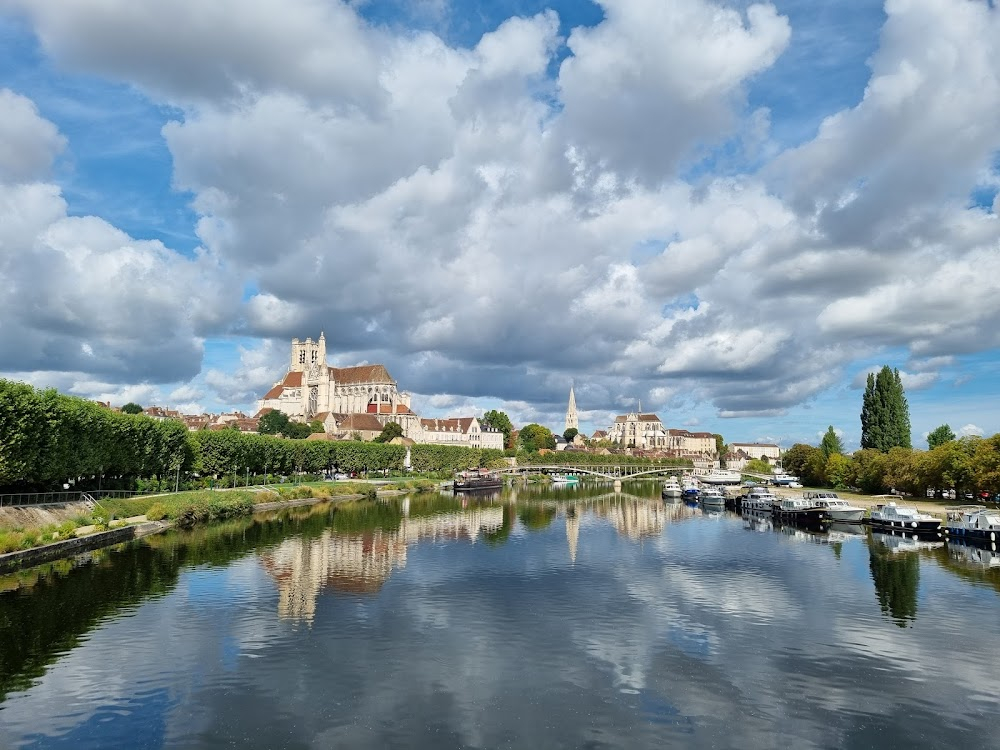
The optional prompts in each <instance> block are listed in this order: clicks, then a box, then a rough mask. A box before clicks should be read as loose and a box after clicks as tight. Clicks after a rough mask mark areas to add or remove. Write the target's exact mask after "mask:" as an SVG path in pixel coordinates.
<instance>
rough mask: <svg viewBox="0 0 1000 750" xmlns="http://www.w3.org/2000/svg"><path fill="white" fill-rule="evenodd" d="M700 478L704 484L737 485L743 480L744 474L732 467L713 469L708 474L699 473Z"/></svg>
mask: <svg viewBox="0 0 1000 750" xmlns="http://www.w3.org/2000/svg"><path fill="white" fill-rule="evenodd" d="M698 480H699V481H700V482H702V483H703V484H722V485H727V484H729V485H737V484H739V483H740V482H741V481H742V480H743V475H742V474H740V473H739V472H738V471H732V470H730V469H711V470H709V471H708V473H706V474H699V475H698Z"/></svg>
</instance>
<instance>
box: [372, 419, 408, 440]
mask: <svg viewBox="0 0 1000 750" xmlns="http://www.w3.org/2000/svg"><path fill="white" fill-rule="evenodd" d="M398 437H403V428H402V427H400V426H399V423H398V422H386V423H385V427H383V428H382V432H380V433H379V434H378V437H376V438H375V442H376V443H388V442H389V441H390V440H392V439H393V438H398Z"/></svg>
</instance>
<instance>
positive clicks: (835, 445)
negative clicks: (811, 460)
mask: <svg viewBox="0 0 1000 750" xmlns="http://www.w3.org/2000/svg"><path fill="white" fill-rule="evenodd" d="M819 448H820V450H821V451H823V455H824V456H826V458H827V459H829V458H830V456H832V455H833V454H834V453H841V454H842V453H843V452H844V444H843V443H842V442H840V437H839V436H838V435H837V433H836V432H834V431H833V425H830V426H829V427H828V428H827V429H826V434H825V435H823V440H822V442H821V443H820V444H819Z"/></svg>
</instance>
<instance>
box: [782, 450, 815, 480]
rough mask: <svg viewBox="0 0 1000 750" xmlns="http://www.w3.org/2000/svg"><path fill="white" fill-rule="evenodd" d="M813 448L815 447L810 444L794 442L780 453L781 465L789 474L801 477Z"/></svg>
mask: <svg viewBox="0 0 1000 750" xmlns="http://www.w3.org/2000/svg"><path fill="white" fill-rule="evenodd" d="M814 450H816V449H815V448H813V446H811V445H806V444H805V443H796V444H795V445H793V446H792V447H791V448H789V449H788V450H787V451H785V452H784V453H782V454H781V466H782V467H783V468H784V470H785V471H787V472H788V473H789V474H792V475H794V476H797V477H801V476H802V475H803V474H804V473H805V470H806V461H807V460H809V455H810V453H811V452H812V451H814Z"/></svg>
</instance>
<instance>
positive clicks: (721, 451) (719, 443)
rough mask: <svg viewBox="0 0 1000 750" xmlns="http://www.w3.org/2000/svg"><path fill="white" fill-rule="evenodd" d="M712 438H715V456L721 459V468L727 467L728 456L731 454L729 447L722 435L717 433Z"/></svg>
mask: <svg viewBox="0 0 1000 750" xmlns="http://www.w3.org/2000/svg"><path fill="white" fill-rule="evenodd" d="M712 437H714V438H715V454H716V455H717V456H718V457H719V466H725V465H726V464H725V461H726V454H727V453H729V446H728V445H726V441H725V440H723V438H722V435H719V434H718V433H715V434H713V435H712Z"/></svg>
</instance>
